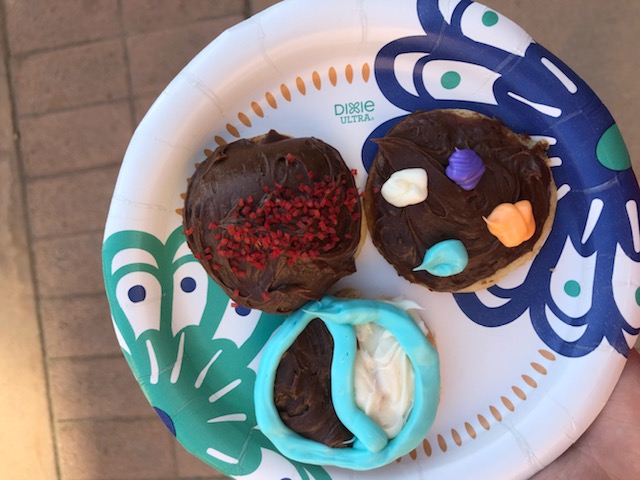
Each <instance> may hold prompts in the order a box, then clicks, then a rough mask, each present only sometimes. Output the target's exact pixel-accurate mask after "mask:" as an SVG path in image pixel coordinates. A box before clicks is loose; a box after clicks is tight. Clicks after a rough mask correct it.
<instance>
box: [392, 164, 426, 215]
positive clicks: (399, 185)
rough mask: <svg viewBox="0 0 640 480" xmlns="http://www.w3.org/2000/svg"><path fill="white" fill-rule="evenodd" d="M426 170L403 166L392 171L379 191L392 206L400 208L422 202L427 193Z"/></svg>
mask: <svg viewBox="0 0 640 480" xmlns="http://www.w3.org/2000/svg"><path fill="white" fill-rule="evenodd" d="M427 183H428V177H427V172H426V171H425V170H424V169H422V168H405V169H404V170H398V171H396V172H393V174H391V176H390V177H389V179H388V180H387V181H386V182H384V185H382V188H381V189H380V193H381V194H382V197H383V198H384V199H385V200H386V201H387V202H389V203H390V204H391V205H393V206H394V207H398V208H402V207H406V206H409V205H416V204H418V203H420V202H424V201H425V200H426V199H427V196H428V195H429V191H428V188H427Z"/></svg>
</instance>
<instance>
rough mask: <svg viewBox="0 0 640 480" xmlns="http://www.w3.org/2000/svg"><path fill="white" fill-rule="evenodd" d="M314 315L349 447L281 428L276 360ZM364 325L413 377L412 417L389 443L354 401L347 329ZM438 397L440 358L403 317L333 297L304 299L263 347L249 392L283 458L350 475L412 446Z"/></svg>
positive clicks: (380, 306)
mask: <svg viewBox="0 0 640 480" xmlns="http://www.w3.org/2000/svg"><path fill="white" fill-rule="evenodd" d="M315 318H320V319H321V320H322V321H324V322H325V324H326V325H327V328H328V329H329V332H330V333H331V335H332V336H333V339H334V354H333V362H332V366H331V374H332V392H331V395H332V400H333V403H334V407H335V409H336V413H337V415H338V417H339V418H340V420H341V421H342V422H343V423H344V424H345V426H346V427H347V428H349V430H351V431H352V432H353V433H354V435H355V437H356V440H355V442H354V444H353V447H352V448H343V449H335V448H331V447H328V446H326V445H324V444H321V443H318V442H315V441H313V440H309V439H306V438H304V437H302V436H300V435H298V434H297V433H295V432H293V431H292V430H290V429H289V428H288V427H287V426H286V425H285V424H284V423H283V421H282V420H281V419H280V416H279V414H278V411H277V409H276V406H275V403H274V398H273V389H274V384H275V375H276V368H277V366H278V364H279V363H280V359H281V358H282V355H283V354H284V353H285V351H286V350H287V349H288V348H289V347H290V346H291V345H292V344H293V342H294V340H295V339H296V338H297V337H298V336H299V335H300V334H301V333H302V331H303V330H304V329H305V327H306V326H307V325H308V324H309V322H311V321H312V320H314V319H315ZM369 322H373V323H376V324H377V325H379V326H381V327H382V328H385V329H387V330H389V332H391V334H392V335H393V336H394V337H395V338H396V340H397V341H398V343H399V344H400V345H401V346H402V348H403V349H404V351H405V353H406V354H407V357H408V358H409V361H410V362H411V365H412V366H413V370H414V374H415V382H416V388H415V397H414V403H413V407H412V410H411V413H410V414H409V417H408V418H407V422H406V423H405V425H404V427H403V428H402V430H401V431H400V433H399V434H398V435H397V436H396V437H395V438H393V439H390V440H389V439H388V438H387V436H386V434H385V433H384V431H382V429H381V428H380V427H379V426H378V425H376V424H375V423H374V422H373V421H372V420H371V419H370V418H369V417H367V416H366V415H365V414H364V413H363V412H362V411H361V410H360V409H358V407H357V406H356V404H355V393H354V388H353V384H354V382H353V379H354V366H353V365H354V360H355V353H356V337H355V329H354V328H353V327H354V326H355V325H358V324H364V323H369ZM439 396H440V362H439V358H438V354H437V352H436V350H435V348H434V347H433V346H432V345H431V344H430V343H429V341H428V340H427V339H426V338H425V336H424V334H423V333H422V331H421V330H420V328H419V327H418V326H417V325H416V323H415V322H414V320H413V319H412V318H411V317H410V316H409V314H408V313H406V312H405V311H404V310H402V309H400V308H398V307H396V306H394V305H392V304H390V303H385V302H381V301H374V300H361V299H338V298H335V297H324V298H323V299H322V300H321V301H319V302H309V303H307V304H306V305H305V306H304V307H302V308H301V309H300V310H298V311H297V312H295V313H293V314H292V315H291V316H289V317H288V318H287V319H286V320H285V322H284V323H283V324H282V326H281V327H280V328H279V329H278V330H277V331H276V332H275V333H274V335H273V337H272V338H271V339H270V340H269V342H268V343H267V345H266V347H265V350H264V352H263V355H262V359H261V361H260V367H259V370H258V376H257V379H256V384H255V389H254V402H255V406H256V419H257V421H258V425H259V426H260V430H261V431H262V433H263V434H264V435H266V436H267V437H268V438H269V440H271V442H272V443H273V444H274V446H275V447H276V448H277V449H278V450H279V451H280V452H281V453H282V454H283V455H285V456H287V457H289V458H291V459H292V460H296V461H300V462H305V463H312V464H318V465H335V466H338V467H344V468H352V469H354V470H367V469H371V468H376V467H380V466H382V465H385V464H387V463H389V462H391V461H393V460H395V459H397V458H398V457H401V456H403V455H406V454H407V453H409V452H410V451H411V450H412V449H413V448H415V446H416V445H417V444H418V443H419V442H420V440H422V439H423V438H424V437H425V436H426V434H427V432H428V431H429V429H430V428H431V425H432V424H433V421H434V419H435V415H436V410H437V406H438V401H439Z"/></svg>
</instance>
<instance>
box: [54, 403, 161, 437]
mask: <svg viewBox="0 0 640 480" xmlns="http://www.w3.org/2000/svg"><path fill="white" fill-rule="evenodd" d="M149 420H152V421H155V420H158V421H161V420H160V419H159V418H158V416H157V415H156V414H155V413H154V411H153V409H152V407H151V405H149V415H132V416H130V417H85V418H67V419H63V420H58V423H59V424H61V425H78V424H82V423H110V422H113V423H129V422H141V421H145V422H146V421H149ZM167 433H169V432H168V431H167Z"/></svg>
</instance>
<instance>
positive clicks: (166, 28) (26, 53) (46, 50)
mask: <svg viewBox="0 0 640 480" xmlns="http://www.w3.org/2000/svg"><path fill="white" fill-rule="evenodd" d="M245 3H248V0H245ZM118 6H119V12H120V26H121V29H122V30H121V32H120V33H117V34H114V35H105V36H104V37H98V38H93V39H90V40H79V41H76V42H70V43H64V44H62V45H57V46H53V47H42V48H34V49H31V50H24V51H22V52H18V53H16V54H13V55H12V58H13V59H15V60H23V59H25V58H27V57H30V56H32V55H40V54H47V53H52V52H55V51H58V50H65V49H72V48H79V47H84V46H89V45H95V44H99V43H106V42H113V41H117V40H120V39H121V38H122V37H124V38H132V37H137V36H142V35H148V34H153V33H164V32H170V31H172V30H175V29H178V28H182V27H189V26H192V25H198V24H200V23H204V22H210V21H212V20H221V19H224V18H227V17H232V16H234V15H239V16H245V12H246V7H245V9H243V10H241V11H239V12H230V13H227V14H225V15H217V16H215V15H214V16H207V17H203V18H199V19H197V20H187V21H185V22H184V23H178V24H175V25H166V26H161V27H159V28H152V29H150V30H142V31H135V32H130V33H128V32H127V31H126V30H125V28H124V21H123V14H122V8H120V7H121V0H118ZM4 23H5V24H6V22H4ZM5 32H6V28H5ZM4 36H5V37H7V34H6V33H5V35H4Z"/></svg>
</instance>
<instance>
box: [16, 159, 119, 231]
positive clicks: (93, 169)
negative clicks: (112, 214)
mask: <svg viewBox="0 0 640 480" xmlns="http://www.w3.org/2000/svg"><path fill="white" fill-rule="evenodd" d="M121 164H122V159H120V161H118V162H111V163H105V164H104V165H92V166H88V167H81V168H74V169H69V170H65V171H61V172H54V173H45V174H43V175H26V177H25V180H26V185H32V184H34V183H38V182H41V181H46V180H61V179H64V178H70V177H79V176H82V175H86V174H89V173H99V172H108V171H110V170H117V169H118V168H119V167H120V165H121ZM105 221H106V219H105ZM37 238H42V237H37Z"/></svg>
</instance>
